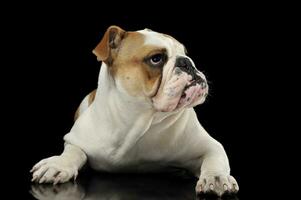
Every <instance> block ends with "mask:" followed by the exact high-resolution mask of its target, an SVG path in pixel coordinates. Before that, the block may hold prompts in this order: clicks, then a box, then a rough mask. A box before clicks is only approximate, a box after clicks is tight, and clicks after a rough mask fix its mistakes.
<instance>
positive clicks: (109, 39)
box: [93, 26, 126, 65]
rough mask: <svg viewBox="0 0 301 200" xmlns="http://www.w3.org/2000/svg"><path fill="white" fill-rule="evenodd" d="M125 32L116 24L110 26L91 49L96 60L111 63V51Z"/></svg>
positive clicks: (119, 42) (116, 47) (118, 44)
mask: <svg viewBox="0 0 301 200" xmlns="http://www.w3.org/2000/svg"><path fill="white" fill-rule="evenodd" d="M125 33H126V32H125V31H124V30H123V29H122V28H120V27H118V26H110V27H109V28H108V29H107V31H106V33H105V34H104V36H103V38H102V39H101V41H100V43H99V44H98V45H97V46H96V47H95V49H94V50H93V53H94V54H95V55H96V56H97V60H98V61H103V62H105V63H106V64H108V65H111V64H112V62H113V57H112V56H113V55H112V51H113V50H116V49H118V47H119V46H120V44H121V41H122V39H123V38H124V36H125Z"/></svg>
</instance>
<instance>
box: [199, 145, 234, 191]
mask: <svg viewBox="0 0 301 200" xmlns="http://www.w3.org/2000/svg"><path fill="white" fill-rule="evenodd" d="M237 191H238V184H237V182H236V180H235V179H234V178H233V177H232V176H231V175H230V166H229V162H228V157H227V155H226V152H225V150H224V148H223V146H222V145H221V144H220V143H218V142H216V141H214V142H212V143H211V144H210V145H208V149H207V151H206V153H205V154H204V156H203V161H202V166H201V175H200V178H199V181H198V183H197V186H196V192H197V193H215V194H217V195H219V196H221V195H223V194H224V193H236V192H237Z"/></svg>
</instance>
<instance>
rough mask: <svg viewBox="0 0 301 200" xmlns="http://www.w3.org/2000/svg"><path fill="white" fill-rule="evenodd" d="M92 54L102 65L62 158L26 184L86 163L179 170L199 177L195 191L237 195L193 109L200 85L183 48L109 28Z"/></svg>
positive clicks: (70, 175) (45, 164)
mask: <svg viewBox="0 0 301 200" xmlns="http://www.w3.org/2000/svg"><path fill="white" fill-rule="evenodd" d="M93 53H94V54H95V55H96V57H97V60H98V61H101V62H102V65H101V69H100V73H99V78H98V87H97V89H96V90H94V91H92V92H91V93H90V94H88V95H87V96H86V97H85V98H84V100H83V101H82V102H81V104H80V106H79V108H78V110H77V111H76V115H75V118H76V120H75V123H74V125H73V127H72V128H71V130H70V132H69V133H67V134H66V135H65V136H64V141H65V145H64V151H63V153H62V154H61V155H58V156H52V157H49V158H46V159H43V160H41V161H40V162H38V163H37V164H36V165H34V166H33V168H32V169H31V172H32V173H33V174H32V181H34V182H38V183H53V184H57V183H64V182H67V181H69V180H70V179H76V177H77V175H78V171H79V170H80V169H81V168H82V167H83V165H85V163H86V162H87V161H88V162H89V165H90V166H91V167H92V168H93V169H95V170H100V171H106V172H112V173H115V172H116V173H118V172H131V173H132V172H162V171H163V172H164V171H169V170H171V169H173V168H182V169H185V170H188V171H189V172H191V173H193V174H194V175H195V176H197V177H198V178H199V180H198V182H197V184H196V188H195V189H196V192H197V193H216V194H217V195H223V194H224V193H236V192H237V191H238V190H239V188H238V184H237V182H236V180H235V179H234V177H232V176H231V175H230V167H229V162H228V158H227V155H226V153H225V151H224V148H223V146H222V145H221V144H220V143H219V142H217V141H216V140H215V139H213V138H212V137H211V136H210V135H209V134H208V133H207V132H206V130H205V129H204V128H203V127H202V126H201V124H200V123H199V121H198V119H197V115H196V113H195V111H194V109H193V107H194V106H196V105H199V104H202V103H203V102H204V101H205V99H206V97H207V95H208V84H207V81H206V77H205V75H204V74H203V73H202V72H200V71H199V70H198V69H197V68H196V67H195V64H194V62H193V60H192V59H191V58H190V57H188V56H187V55H186V49H185V47H184V45H183V44H181V43H180V42H178V41H177V40H176V39H174V38H173V37H171V36H169V35H166V34H162V33H158V32H154V31H152V30H150V29H144V30H140V31H125V30H123V29H122V28H120V27H118V26H110V27H109V28H108V29H107V31H106V32H105V34H104V36H103V38H102V39H101V41H100V43H99V44H98V45H97V46H96V48H95V49H94V50H93Z"/></svg>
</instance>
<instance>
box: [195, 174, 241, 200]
mask: <svg viewBox="0 0 301 200" xmlns="http://www.w3.org/2000/svg"><path fill="white" fill-rule="evenodd" d="M238 190H239V187H238V184H237V182H236V180H235V179H234V177H233V176H230V175H201V176H200V178H199V181H198V182H197V185H196V187H195V191H196V193H197V194H215V195H218V196H222V195H224V194H235V193H237V192H238Z"/></svg>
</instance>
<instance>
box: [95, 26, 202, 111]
mask: <svg viewBox="0 0 301 200" xmlns="http://www.w3.org/2000/svg"><path fill="white" fill-rule="evenodd" d="M93 53H94V54H95V55H96V56H97V59H98V60H99V61H102V62H104V63H106V65H107V66H108V68H109V71H110V74H111V76H113V78H114V81H115V83H116V84H115V85H116V87H117V89H118V90H120V91H122V92H125V93H127V94H128V95H130V96H132V97H136V98H141V99H143V100H149V102H151V103H152V106H153V108H154V109H155V110H157V111H162V112H169V111H174V110H176V109H180V108H185V107H193V106H195V105H198V104H201V103H203V102H204V101H205V99H206V96H207V94H208V85H207V81H206V78H205V76H204V74H203V73H202V72H200V71H199V70H198V69H197V68H196V67H195V65H194V63H193V61H192V59H191V58H189V57H188V56H187V55H186V50H185V47H184V45H182V44H181V43H180V42H178V41H177V40H176V39H174V38H173V37H171V36H169V35H166V34H161V33H158V32H154V31H151V30H149V29H144V30H141V31H135V32H132V31H124V30H123V29H121V28H120V27H117V26H111V27H109V28H108V29H107V31H106V33H105V35H104V36H103V38H102V40H101V42H100V43H99V44H98V45H97V46H96V48H95V49H94V50H93Z"/></svg>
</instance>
